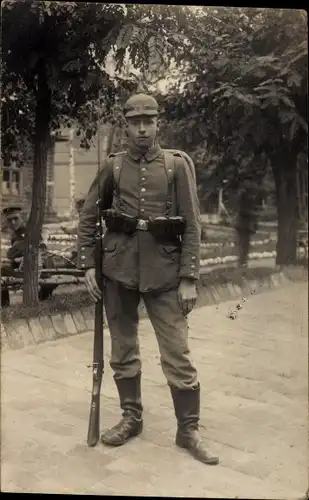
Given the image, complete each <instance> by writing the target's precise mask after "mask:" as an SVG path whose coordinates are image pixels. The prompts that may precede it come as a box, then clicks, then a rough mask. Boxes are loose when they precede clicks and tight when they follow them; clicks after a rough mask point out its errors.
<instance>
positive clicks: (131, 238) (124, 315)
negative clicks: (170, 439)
mask: <svg viewBox="0 0 309 500" xmlns="http://www.w3.org/2000/svg"><path fill="white" fill-rule="evenodd" d="M125 111H126V113H125V114H126V116H127V117H130V116H139V115H156V114H158V111H157V103H156V101H155V100H154V99H153V98H151V97H150V96H147V95H144V94H140V95H136V96H134V97H132V98H130V99H129V101H128V102H127V106H126V109H125ZM121 161H122V168H121V173H120V176H119V179H118V183H117V184H116V183H115V168H116V169H117V168H118V167H117V166H116V167H115V164H114V162H115V158H113V157H111V158H108V159H107V160H106V162H105V164H104V165H103V167H102V168H101V169H100V171H99V172H98V174H97V176H96V179H95V180H94V182H93V183H92V186H91V187H90V190H89V193H88V196H87V198H86V200H85V204H84V207H83V211H82V213H81V216H80V223H79V235H78V266H79V267H80V268H82V269H87V268H93V267H94V247H95V233H96V222H97V220H96V218H97V216H96V202H97V200H98V197H99V198H100V199H101V207H102V210H103V211H104V210H106V209H110V208H111V209H112V210H113V211H114V212H115V213H124V214H126V215H127V216H128V217H132V218H137V219H139V220H141V221H142V222H143V221H149V219H153V218H156V217H162V216H163V217H164V216H168V217H175V216H178V217H181V218H183V219H184V220H185V229H184V232H183V234H182V236H181V238H179V237H177V236H172V237H162V238H159V239H158V238H156V237H155V236H154V235H153V234H152V233H151V231H148V230H143V226H144V225H145V224H141V225H140V226H139V225H138V226H137V229H136V231H134V232H133V233H125V232H114V231H111V230H110V229H109V227H107V231H106V233H105V235H104V240H103V247H104V255H103V265H102V271H103V275H104V277H105V280H104V281H105V284H104V302H105V310H106V316H107V321H108V325H109V329H110V335H111V344H112V345H111V361H110V365H111V367H112V369H113V372H114V379H115V382H116V385H117V388H118V392H119V397H120V405H121V408H122V409H123V420H122V421H121V422H120V424H119V425H118V426H116V427H114V428H113V429H111V430H110V431H107V432H106V433H105V434H103V435H102V438H101V439H102V441H103V443H105V444H110V445H120V444H123V443H124V442H125V441H126V440H127V439H128V438H129V437H132V436H133V435H137V434H139V432H141V430H142V411H143V407H142V402H141V392H140V379H141V370H142V367H141V359H140V353H139V345H138V337H137V328H138V305H139V302H140V299H141V297H142V299H143V301H144V304H145V306H146V309H147V312H148V315H149V318H150V321H151V323H152V326H153V328H154V331H155V334H156V337H157V341H158V344H159V350H160V354H161V365H162V369H163V373H164V375H165V377H166V379H167V382H168V384H169V386H170V389H171V393H172V397H173V401H174V407H175V413H176V417H177V420H178V434H177V440H176V442H177V444H179V446H183V447H187V448H189V445H188V439H189V437H188V436H189V434H188V432H189V429H190V430H191V434H190V439H191V441H192V436H193V434H194V433H196V432H197V429H198V427H197V423H198V419H199V394H200V388H199V382H198V378H197V372H196V368H195V366H194V364H193V362H192V359H191V354H190V350H189V347H188V324H187V319H186V317H185V316H184V314H183V312H182V310H181V307H180V304H179V299H178V295H177V290H178V286H179V284H180V281H181V279H183V278H186V279H189V280H193V281H194V282H196V281H197V280H198V278H199V266H200V233H201V230H200V212H199V202H198V198H197V191H196V184H195V182H194V181H193V177H192V173H191V171H190V168H189V166H188V164H187V163H186V161H184V160H183V158H181V157H176V158H175V172H174V179H173V190H172V200H171V204H170V206H169V207H167V198H168V178H167V174H166V164H165V155H164V151H163V150H162V149H161V147H160V146H159V145H158V144H157V143H155V144H154V145H153V146H152V147H151V148H150V149H149V150H148V151H147V152H146V153H145V154H142V153H141V150H140V149H139V148H136V147H134V146H130V147H129V149H128V151H127V152H126V153H124V154H123V155H122V158H121ZM192 433H193V434H192ZM183 435H186V436H187V438H186V439H187V441H186V439H183V437H182V436H183ZM195 441H196V443H195V445H196V446H195V456H196V457H197V458H198V456H199V458H200V459H201V460H202V461H204V462H206V463H217V459H216V457H210V455H209V454H207V455H206V452H205V450H204V455H203V456H201V444H200V440H199V438H198V439H196V440H195ZM197 441H198V442H199V444H198V443H197Z"/></svg>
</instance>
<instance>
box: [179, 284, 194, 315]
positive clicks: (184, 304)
mask: <svg viewBox="0 0 309 500" xmlns="http://www.w3.org/2000/svg"><path fill="white" fill-rule="evenodd" d="M178 299H179V303H180V307H181V310H182V312H183V314H184V316H188V314H189V313H190V312H191V311H192V309H193V308H194V306H195V304H196V299H197V290H196V284H195V282H194V281H192V280H181V282H180V285H179V287H178Z"/></svg>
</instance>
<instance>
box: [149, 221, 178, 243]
mask: <svg viewBox="0 0 309 500" xmlns="http://www.w3.org/2000/svg"><path fill="white" fill-rule="evenodd" d="M184 230H185V221H184V219H183V217H155V218H153V219H151V220H150V221H149V231H150V232H151V233H152V234H153V236H154V237H155V238H158V239H165V238H166V239H170V238H171V239H173V238H175V237H177V236H182V235H183V233H184Z"/></svg>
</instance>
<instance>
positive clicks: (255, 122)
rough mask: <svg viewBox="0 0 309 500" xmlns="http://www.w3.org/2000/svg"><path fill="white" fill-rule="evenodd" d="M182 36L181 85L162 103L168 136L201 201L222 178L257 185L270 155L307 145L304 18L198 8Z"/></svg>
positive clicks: (268, 11)
mask: <svg viewBox="0 0 309 500" xmlns="http://www.w3.org/2000/svg"><path fill="white" fill-rule="evenodd" d="M187 35H188V38H189V39H190V44H191V47H194V51H192V55H191V54H186V51H184V52H183V56H184V58H186V62H187V65H186V74H185V75H184V80H185V79H186V80H187V82H186V83H185V85H184V89H183V91H182V92H181V91H180V89H179V86H178V87H177V86H175V87H174V89H172V92H171V93H170V94H169V95H168V96H166V97H165V99H164V105H165V117H166V120H167V122H170V121H171V120H172V122H173V123H172V124H171V123H170V124H166V128H167V129H168V128H169V129H170V132H172V131H174V135H175V136H177V140H178V141H179V142H181V143H182V145H183V148H184V147H185V148H187V149H188V150H189V151H192V152H195V153H193V156H194V154H195V156H196V161H197V162H198V164H197V170H198V179H199V181H200V183H201V184H204V192H205V194H206V195H207V193H210V192H211V191H212V190H213V188H214V187H219V185H220V183H221V182H222V181H223V179H225V178H228V179H230V180H231V183H232V184H233V183H234V184H235V181H236V179H238V181H241V180H242V179H245V178H254V179H255V180H256V181H257V182H261V180H262V178H263V176H264V174H265V170H266V166H267V162H268V160H270V159H271V160H272V161H273V153H274V152H276V151H277V150H278V149H279V150H280V148H282V147H285V148H288V149H291V148H292V147H293V145H294V144H295V146H296V148H295V149H296V153H297V154H298V153H299V151H301V150H302V148H304V144H305V141H306V135H307V83H306V82H307V25H306V13H305V12H304V11H298V10H279V9H253V8H247V9H243V8H230V7H229V8H213V7H204V8H202V9H201V13H200V15H199V16H198V18H197V19H196V21H195V23H194V25H193V26H188V32H187ZM285 167H286V165H281V168H285ZM238 183H239V182H238Z"/></svg>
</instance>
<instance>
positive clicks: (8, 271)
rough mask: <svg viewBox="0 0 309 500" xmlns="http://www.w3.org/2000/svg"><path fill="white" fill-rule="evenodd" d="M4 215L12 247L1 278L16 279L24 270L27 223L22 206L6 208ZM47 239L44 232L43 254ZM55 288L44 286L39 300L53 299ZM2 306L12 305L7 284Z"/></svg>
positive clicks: (2, 291)
mask: <svg viewBox="0 0 309 500" xmlns="http://www.w3.org/2000/svg"><path fill="white" fill-rule="evenodd" d="M2 214H3V216H4V217H5V223H6V226H7V227H8V229H9V230H10V232H11V246H10V248H9V249H8V251H7V257H6V259H5V262H4V263H3V262H2V263H1V276H6V277H8V276H12V277H14V276H16V272H17V271H21V270H22V268H23V260H24V252H25V241H24V240H25V232H26V223H25V221H24V218H23V215H22V207H20V206H10V207H6V208H5V209H4V210H3V211H2ZM47 238H48V234H47V232H46V231H44V232H42V239H41V243H40V251H41V254H42V253H43V252H44V251H46V249H47ZM43 267H44V266H43ZM55 288H56V286H55V285H42V286H41V287H40V289H39V299H40V300H46V299H47V298H49V297H51V294H52V292H53V290H54V289H55ZM1 305H2V306H3V307H5V306H9V305H10V296H9V290H8V288H7V287H6V286H5V284H2V286H1Z"/></svg>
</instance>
